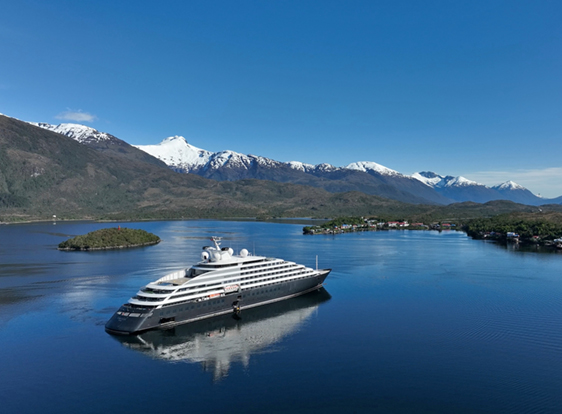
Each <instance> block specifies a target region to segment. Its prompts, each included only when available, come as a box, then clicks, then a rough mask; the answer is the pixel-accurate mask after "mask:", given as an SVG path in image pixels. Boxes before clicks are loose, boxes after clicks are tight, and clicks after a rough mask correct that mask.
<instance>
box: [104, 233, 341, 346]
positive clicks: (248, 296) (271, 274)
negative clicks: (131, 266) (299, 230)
mask: <svg viewBox="0 0 562 414" xmlns="http://www.w3.org/2000/svg"><path fill="white" fill-rule="evenodd" d="M211 240H212V241H213V244H214V246H205V247H203V252H202V253H201V262H199V263H197V264H196V265H195V266H192V267H191V268H188V269H183V270H180V271H177V272H174V273H171V274H169V275H166V276H164V277H162V278H160V279H158V280H156V281H154V282H152V283H149V284H148V285H146V286H144V287H143V288H141V290H139V291H138V292H137V294H136V295H135V296H133V297H132V298H131V299H129V301H128V302H127V303H126V304H124V305H123V306H121V307H120V308H119V310H118V311H117V312H115V314H114V315H113V316H112V317H111V319H110V320H109V321H108V322H107V323H106V325H105V330H106V331H107V332H109V333H111V334H124V335H128V334H136V333H139V332H142V331H146V330H149V329H154V328H161V329H165V328H170V327H173V326H176V325H180V324H184V323H189V322H193V321H197V320H200V319H205V318H210V317H213V316H217V315H222V314H227V313H236V314H239V313H240V312H241V311H243V310H244V309H247V308H253V307H256V306H261V305H266V304H269V303H274V302H277V301H280V300H284V299H289V298H292V297H295V296H299V295H303V294H305V293H308V292H311V291H314V290H316V289H319V288H321V287H322V284H323V283H324V280H325V279H326V277H327V276H328V274H329V273H330V271H331V269H321V270H318V269H316V270H315V269H312V268H310V267H306V266H304V265H300V264H297V263H294V262H289V261H286V260H283V259H276V258H271V257H263V256H254V255H251V254H250V253H249V252H248V250H246V249H242V250H240V253H239V254H237V255H235V254H234V251H233V250H232V249H231V248H229V247H222V248H221V247H220V243H221V238H220V237H212V238H211Z"/></svg>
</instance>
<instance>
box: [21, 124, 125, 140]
mask: <svg viewBox="0 0 562 414" xmlns="http://www.w3.org/2000/svg"><path fill="white" fill-rule="evenodd" d="M29 123H30V124H31V125H35V126H38V127H40V128H43V129H48V130H49V131H53V132H56V133H58V134H62V135H66V136H67V137H70V138H72V139H75V140H76V141H78V142H80V143H82V144H87V143H90V142H99V141H107V140H110V139H111V138H115V137H114V136H113V135H110V134H107V133H105V132H99V131H98V130H97V129H94V128H91V127H89V126H85V125H79V124H59V125H51V124H47V123H44V122H29Z"/></svg>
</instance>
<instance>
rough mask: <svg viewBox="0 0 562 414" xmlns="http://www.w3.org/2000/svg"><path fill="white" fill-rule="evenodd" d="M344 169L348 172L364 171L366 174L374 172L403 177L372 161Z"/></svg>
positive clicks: (357, 163) (360, 162) (353, 163)
mask: <svg viewBox="0 0 562 414" xmlns="http://www.w3.org/2000/svg"><path fill="white" fill-rule="evenodd" d="M344 168H347V169H348V170H358V171H363V172H366V173H368V172H370V171H373V172H376V173H379V174H382V175H402V174H400V173H399V172H398V171H394V170H391V169H390V168H387V167H385V166H384V165H380V164H377V163H376V162H372V161H359V162H352V163H351V164H349V165H347V166H346V167H344Z"/></svg>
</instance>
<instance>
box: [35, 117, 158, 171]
mask: <svg viewBox="0 0 562 414" xmlns="http://www.w3.org/2000/svg"><path fill="white" fill-rule="evenodd" d="M28 124H31V125H33V126H36V127H39V128H42V129H46V130H49V131H52V132H56V133H57V134H61V135H64V136H67V137H69V138H72V139H74V140H76V141H78V142H80V143H81V144H84V145H86V146H88V147H90V148H93V149H95V150H97V151H101V152H105V153H107V154H112V155H115V156H118V157H129V158H132V159H137V160H142V161H146V162H149V163H151V164H156V165H160V166H164V165H166V164H165V163H164V162H162V161H160V160H159V159H158V158H155V157H153V156H151V155H150V154H148V153H147V152H145V151H141V150H139V149H137V148H135V147H133V146H132V145H129V144H127V143H126V142H125V141H123V140H120V139H119V138H117V137H115V136H113V135H111V134H108V133H106V132H100V131H98V130H97V129H94V128H91V127H89V126H86V125H79V124H59V125H51V124H47V123H45V122H28Z"/></svg>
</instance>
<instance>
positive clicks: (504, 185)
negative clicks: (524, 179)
mask: <svg viewBox="0 0 562 414" xmlns="http://www.w3.org/2000/svg"><path fill="white" fill-rule="evenodd" d="M492 188H494V189H496V190H526V188H525V187H523V186H522V185H519V184H517V183H515V182H513V181H511V180H510V181H506V182H505V183H502V184H499V185H496V186H494V187H492Z"/></svg>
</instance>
